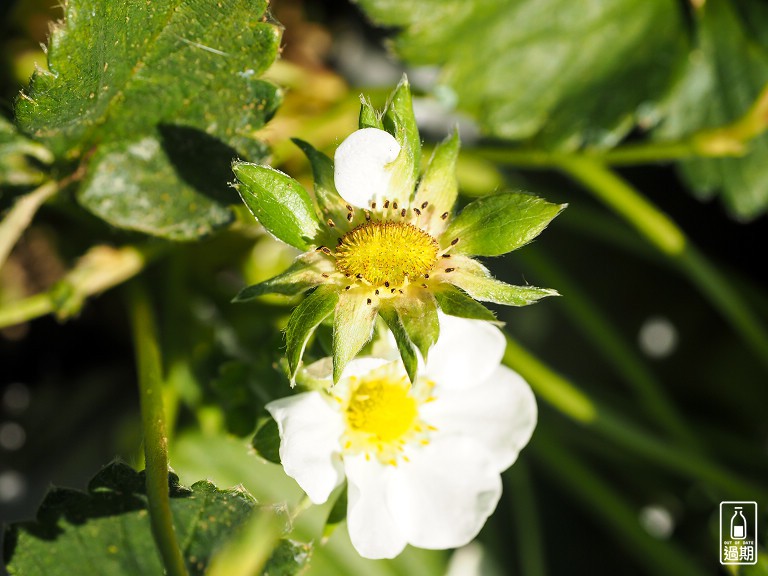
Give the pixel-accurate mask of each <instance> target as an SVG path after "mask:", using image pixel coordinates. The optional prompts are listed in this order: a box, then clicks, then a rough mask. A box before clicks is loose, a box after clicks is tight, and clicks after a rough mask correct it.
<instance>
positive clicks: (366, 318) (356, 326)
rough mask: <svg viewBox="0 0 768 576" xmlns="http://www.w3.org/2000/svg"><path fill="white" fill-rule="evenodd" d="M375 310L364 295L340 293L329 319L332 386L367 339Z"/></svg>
mask: <svg viewBox="0 0 768 576" xmlns="http://www.w3.org/2000/svg"><path fill="white" fill-rule="evenodd" d="M377 313H378V306H377V305H376V304H375V303H374V302H372V301H371V299H370V298H369V297H368V296H367V295H366V294H364V293H354V292H352V293H350V292H343V293H341V294H340V295H339V303H338V304H337V306H336V313H335V315H334V317H333V382H334V383H336V382H338V381H339V378H341V373H342V372H343V371H344V368H345V367H346V365H347V363H348V362H349V361H350V360H352V358H354V357H355V356H357V353H358V352H360V350H361V349H362V347H363V346H365V344H366V343H367V342H368V341H369V340H370V339H371V336H372V334H373V326H374V320H376V315H377Z"/></svg>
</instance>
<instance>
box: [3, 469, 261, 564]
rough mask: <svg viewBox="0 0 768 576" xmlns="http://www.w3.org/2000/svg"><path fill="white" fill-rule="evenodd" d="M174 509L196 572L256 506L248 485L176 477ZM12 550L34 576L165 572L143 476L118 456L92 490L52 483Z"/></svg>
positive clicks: (8, 549) (11, 539) (11, 540)
mask: <svg viewBox="0 0 768 576" xmlns="http://www.w3.org/2000/svg"><path fill="white" fill-rule="evenodd" d="M171 480H172V482H171V511H172V513H173V522H174V528H175V530H176V534H177V537H178V541H179V543H180V544H181V546H182V554H183V556H184V560H185V562H186V565H187V569H188V570H189V573H190V576H197V575H202V574H204V573H205V569H206V567H207V565H208V562H209V560H210V558H211V556H212V554H213V552H214V551H215V550H216V549H217V548H218V547H219V546H221V545H222V544H223V543H224V542H226V541H227V540H228V539H229V538H230V536H231V534H232V531H233V530H236V529H237V528H238V526H240V525H241V524H242V523H243V522H245V521H246V520H247V519H248V518H249V516H250V515H251V513H252V512H253V510H254V508H255V506H256V501H255V500H254V498H253V497H252V496H250V494H248V493H247V492H245V491H244V490H242V489H235V490H220V489H218V488H216V486H214V485H213V484H211V483H210V482H207V481H201V482H197V483H195V484H193V485H192V487H191V489H188V488H183V487H180V486H178V485H175V484H174V482H175V480H174V478H173V477H172V478H171ZM4 553H5V558H6V561H7V562H8V569H9V571H10V573H11V574H14V575H17V576H27V575H29V576H31V575H36V574H45V575H46V576H65V575H66V576H71V575H72V574H99V575H100V576H143V575H146V574H162V573H163V567H162V563H161V561H160V556H159V554H158V552H157V550H156V548H155V543H154V540H153V538H152V532H151V529H150V522H149V515H148V514H147V501H146V495H145V494H144V479H143V475H141V474H139V473H137V472H136V471H134V470H132V469H131V468H130V467H129V466H127V465H126V464H123V463H121V462H115V463H112V464H110V465H109V466H107V467H106V468H105V469H104V470H102V471H101V472H100V473H99V474H98V475H97V476H96V477H95V478H94V479H93V480H92V481H91V483H90V485H89V491H88V492H87V493H85V492H79V491H77V490H69V489H65V488H52V489H51V490H50V491H49V492H48V494H47V495H46V497H45V500H44V501H43V503H42V504H41V506H40V510H39V511H38V518H37V521H36V522H27V523H19V524H14V525H12V526H11V527H10V528H9V529H8V531H7V532H6V534H5V547H4Z"/></svg>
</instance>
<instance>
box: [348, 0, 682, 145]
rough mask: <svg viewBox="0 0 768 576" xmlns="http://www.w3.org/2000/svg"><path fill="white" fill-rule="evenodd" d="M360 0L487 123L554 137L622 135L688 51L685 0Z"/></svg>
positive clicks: (549, 141)
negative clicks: (586, 0) (683, 11)
mask: <svg viewBox="0 0 768 576" xmlns="http://www.w3.org/2000/svg"><path fill="white" fill-rule="evenodd" d="M356 1H357V3H358V4H359V5H360V6H361V7H362V8H363V9H364V10H365V11H366V12H367V14H368V16H369V17H371V18H372V19H373V20H374V21H375V22H377V23H379V24H381V25H383V26H387V27H395V28H397V29H398V32H397V34H396V36H395V39H394V43H393V44H394V48H395V51H396V52H397V53H398V54H399V55H400V56H401V57H402V58H403V59H404V60H405V61H406V62H407V63H409V64H412V65H439V66H442V74H441V82H442V84H444V85H446V86H447V87H449V88H450V89H451V90H452V91H453V92H454V93H455V94H456V96H457V97H458V106H459V108H460V109H461V110H463V111H465V112H468V113H470V114H471V115H473V116H474V117H475V118H477V119H478V120H479V121H480V124H481V126H482V128H483V129H484V131H485V132H486V133H488V134H491V135H495V136H499V137H502V138H507V139H514V140H535V141H538V142H537V143H538V144H539V145H542V146H545V147H553V146H568V147H577V146H580V145H584V144H605V145H611V144H613V143H615V142H616V141H617V140H618V139H619V138H620V137H621V136H622V135H624V134H626V133H627V132H628V131H629V130H630V129H631V128H632V126H633V124H634V123H635V122H636V121H637V120H638V117H639V115H640V114H639V109H641V108H642V109H643V110H644V111H648V110H649V109H652V107H653V105H654V101H655V99H657V98H658V97H659V95H661V94H663V93H664V91H665V90H666V89H667V88H668V86H669V85H670V83H671V81H672V80H673V78H674V74H675V72H676V71H677V67H678V66H679V65H680V64H681V63H682V61H683V60H684V58H685V57H686V54H685V52H684V49H685V40H684V39H685V37H686V30H685V27H684V23H683V22H682V18H681V8H682V6H681V5H680V4H679V2H676V1H675V0H645V1H642V2H638V1H636V0H603V1H600V2H589V3H583V2H571V1H569V0H518V1H515V2H509V1H508V0H484V1H481V2H480V1H478V2H467V1H466V0H422V1H420V2H411V1H410V0H356Z"/></svg>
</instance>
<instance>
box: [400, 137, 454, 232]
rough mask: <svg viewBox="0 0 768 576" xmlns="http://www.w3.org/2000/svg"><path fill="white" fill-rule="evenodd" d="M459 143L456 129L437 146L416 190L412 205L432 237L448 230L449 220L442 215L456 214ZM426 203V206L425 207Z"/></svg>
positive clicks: (422, 224)
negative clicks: (447, 221) (446, 228)
mask: <svg viewBox="0 0 768 576" xmlns="http://www.w3.org/2000/svg"><path fill="white" fill-rule="evenodd" d="M460 144H461V143H460V141H459V132H458V130H454V131H453V134H452V135H450V136H448V137H447V138H446V139H445V140H443V141H442V142H440V144H438V145H437V146H436V147H435V150H434V152H433V153H432V158H430V160H429V164H428V165H427V168H426V170H425V171H424V176H423V177H422V179H421V181H420V182H419V187H418V188H417V189H416V196H415V197H414V200H413V203H412V205H413V206H414V207H416V208H417V209H420V210H421V212H422V215H421V216H420V217H419V223H420V225H421V226H423V227H424V228H425V229H427V230H430V231H431V232H432V234H433V235H439V233H440V232H441V231H442V230H443V228H445V222H446V220H447V218H446V219H444V218H442V216H443V214H445V213H446V212H448V213H449V214H450V213H451V212H452V211H453V206H454V204H456V198H457V196H458V194H459V181H458V180H457V178H456V160H457V159H458V157H459V146H460ZM425 202H426V203H427V205H426V207H423V206H424V203H425Z"/></svg>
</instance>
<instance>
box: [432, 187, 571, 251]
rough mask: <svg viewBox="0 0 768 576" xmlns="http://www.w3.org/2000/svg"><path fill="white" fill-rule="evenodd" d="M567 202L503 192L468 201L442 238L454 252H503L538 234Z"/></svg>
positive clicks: (515, 248) (519, 245) (443, 245)
mask: <svg viewBox="0 0 768 576" xmlns="http://www.w3.org/2000/svg"><path fill="white" fill-rule="evenodd" d="M566 206H567V204H552V203H551V202H547V201H546V200H542V199H541V198H538V197H536V196H531V195H530V194H524V193H520V192H502V193H500V194H494V195H492V196H485V197H483V198H480V199H478V200H475V201H474V202H472V203H471V204H469V205H467V206H466V207H465V208H464V210H462V211H461V214H459V215H458V216H456V218H454V219H453V221H451V223H450V224H449V225H448V228H446V230H445V232H444V233H443V235H442V237H441V239H440V245H441V246H442V247H443V248H447V247H448V246H450V245H451V243H452V242H453V241H455V239H457V238H458V242H457V243H456V245H455V246H454V247H453V248H452V249H451V252H452V253H453V254H466V255H469V256H500V255H501V254H506V253H507V252H511V251H512V250H517V249H518V248H520V247H521V246H525V245H526V244H528V243H529V242H530V241H531V240H533V239H534V238H536V236H538V235H539V234H541V232H542V231H543V230H544V228H546V227H547V225H548V224H549V223H550V222H551V221H552V219H553V218H554V217H555V216H557V215H558V214H560V212H562V211H563V209H564V208H565V207H566Z"/></svg>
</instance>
